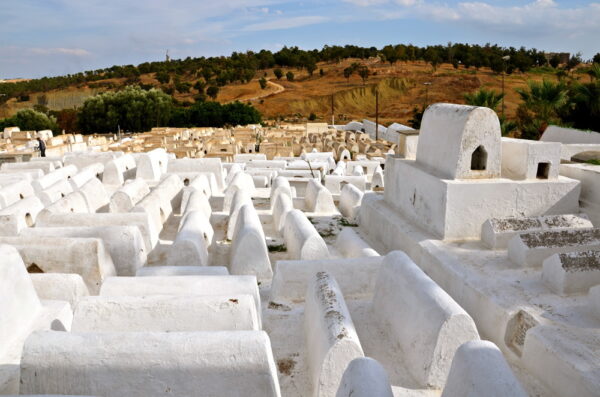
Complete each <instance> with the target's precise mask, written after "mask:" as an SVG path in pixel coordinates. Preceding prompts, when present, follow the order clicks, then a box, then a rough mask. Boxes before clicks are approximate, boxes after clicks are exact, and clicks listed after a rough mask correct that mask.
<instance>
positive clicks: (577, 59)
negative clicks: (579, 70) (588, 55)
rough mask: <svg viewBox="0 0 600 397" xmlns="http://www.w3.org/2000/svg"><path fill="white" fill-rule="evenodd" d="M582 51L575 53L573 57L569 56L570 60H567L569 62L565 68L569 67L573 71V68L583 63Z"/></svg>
mask: <svg viewBox="0 0 600 397" xmlns="http://www.w3.org/2000/svg"><path fill="white" fill-rule="evenodd" d="M581 62H582V61H581V53H580V52H578V53H577V54H575V55H571V57H570V58H569V61H568V62H567V64H566V65H565V69H567V70H568V71H571V70H573V69H575V68H576V67H577V66H579V65H580V64H581Z"/></svg>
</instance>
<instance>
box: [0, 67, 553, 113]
mask: <svg viewBox="0 0 600 397" xmlns="http://www.w3.org/2000/svg"><path fill="white" fill-rule="evenodd" d="M353 62H359V63H363V64H368V66H369V69H370V70H371V74H372V75H371V76H370V77H369V79H368V80H367V82H366V85H364V84H363V82H362V80H361V79H360V77H359V76H358V75H357V74H354V75H353V76H352V77H351V78H350V79H349V80H347V79H346V78H344V75H343V70H344V68H346V67H347V66H349V65H350V64H351V63H353ZM319 69H323V70H324V72H325V75H324V76H320V75H319ZM288 70H291V71H292V72H293V73H294V74H295V81H292V82H290V81H287V80H286V79H285V77H284V78H282V79H281V80H276V79H275V77H274V74H273V70H271V69H269V70H267V71H266V74H267V79H268V80H270V81H269V84H268V86H267V88H266V89H264V90H262V89H261V88H260V85H259V83H258V79H260V78H261V77H263V75H264V72H265V71H260V72H258V73H257V74H256V77H255V79H254V80H252V81H250V82H249V83H245V84H240V83H235V84H229V85H227V86H225V87H222V88H221V90H220V92H219V96H218V97H217V100H218V101H219V102H222V103H227V102H231V101H234V100H239V101H243V102H249V103H252V104H253V105H254V106H256V107H257V108H258V109H259V110H260V111H261V112H262V113H263V115H264V116H265V118H275V117H290V116H293V115H300V116H302V117H308V115H309V114H310V113H315V114H316V115H317V117H318V118H319V119H320V120H326V121H329V120H331V95H332V94H334V98H335V99H334V106H335V116H336V121H338V122H344V121H347V120H352V119H362V118H365V117H368V118H374V116H375V95H374V89H375V87H377V89H378V90H379V93H380V101H379V115H380V121H381V122H382V123H386V124H387V123H391V122H394V121H398V122H401V123H406V122H407V121H408V120H409V119H410V118H411V117H412V109H413V108H414V107H415V106H422V105H424V104H425V103H426V102H428V103H434V102H454V103H464V98H463V95H464V94H465V93H467V92H472V91H475V90H477V89H478V88H480V87H485V88H488V89H493V90H496V91H499V92H500V91H501V87H502V77H501V76H500V75H497V74H495V73H493V72H491V70H489V69H486V68H484V69H480V70H479V71H475V69H473V68H471V69H468V70H467V69H464V68H462V67H461V68H459V69H454V68H453V67H452V66H451V65H447V64H444V65H441V66H440V67H439V68H438V69H437V70H436V71H435V72H434V71H433V69H432V67H431V65H428V64H426V63H425V62H408V63H400V62H399V63H396V64H395V65H393V66H391V65H390V64H388V63H386V64H383V63H381V62H377V61H376V60H374V59H370V60H367V61H360V60H357V59H347V60H344V61H342V62H340V63H320V64H319V65H318V68H317V70H316V71H315V73H314V75H313V76H308V73H307V72H306V71H305V70H297V69H283V72H284V75H285V73H286V72H287V71H288ZM544 78H546V79H556V77H555V76H554V75H552V74H550V73H539V72H537V73H528V74H523V73H515V74H512V75H510V76H506V80H505V92H506V99H505V106H506V114H507V116H508V117H514V115H515V112H516V109H517V106H518V104H519V102H520V99H519V96H518V94H517V93H516V91H515V88H520V87H525V86H526V84H527V80H542V79H544ZM140 79H141V82H142V83H144V84H153V85H159V84H158V82H157V81H156V79H154V76H153V75H152V74H148V75H142V76H141V77H140ZM195 80H196V79H195V78H192V77H191V76H190V77H189V78H185V77H183V78H182V81H188V82H190V83H194V82H195ZM108 81H110V82H113V83H117V84H119V83H122V82H123V81H124V79H111V80H105V82H108ZM425 82H431V83H432V84H431V85H430V86H429V89H428V93H427V95H426V86H425V85H424V84H423V83H425ZM281 87H283V88H284V90H283V91H281ZM65 94H67V95H69V96H70V97H72V98H73V99H72V102H73V103H72V104H71V103H69V104H70V105H71V106H70V107H72V106H78V105H80V104H79V102H81V103H83V100H85V98H87V97H88V96H89V95H91V94H93V92H92V90H90V89H89V88H87V87H85V86H84V87H77V86H73V87H69V88H67V89H64V90H57V91H54V92H49V93H46V95H47V96H48V95H50V96H51V95H57V96H62V95H65ZM195 94H196V91H195V90H192V91H191V92H190V93H185V94H180V93H175V98H176V99H178V100H180V101H188V102H192V101H193V100H194V99H193V97H194V95H195ZM35 97H36V95H35V94H34V95H32V100H31V101H29V102H20V103H16V101H15V100H11V101H9V102H8V103H7V104H5V105H4V106H1V107H0V117H6V116H8V115H12V114H14V113H15V112H16V111H17V110H18V109H22V108H25V107H32V106H33V105H34V104H35V102H34V98H35ZM426 97H427V98H426ZM498 110H499V109H498ZM339 116H342V117H339Z"/></svg>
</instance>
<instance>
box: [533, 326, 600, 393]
mask: <svg viewBox="0 0 600 397" xmlns="http://www.w3.org/2000/svg"><path fill="white" fill-rule="evenodd" d="M598 343H599V338H598V332H597V330H596V329H585V328H579V329H577V328H566V327H558V326H543V325H538V326H536V327H534V328H531V329H529V330H528V331H527V334H526V335H525V346H524V349H523V357H522V363H523V366H524V368H525V369H526V370H527V371H528V372H529V373H530V374H531V375H533V376H534V377H535V378H537V379H538V380H540V381H541V382H542V383H544V385H545V386H546V387H547V388H548V389H549V390H552V391H553V392H555V393H556V395H557V396H583V397H592V396H594V397H595V396H597V395H598V390H600V368H599V367H598V366H597V365H594V363H597V360H598V358H597V356H596V355H595V354H594V351H593V350H591V349H590V346H598Z"/></svg>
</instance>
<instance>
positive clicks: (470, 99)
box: [465, 88, 504, 111]
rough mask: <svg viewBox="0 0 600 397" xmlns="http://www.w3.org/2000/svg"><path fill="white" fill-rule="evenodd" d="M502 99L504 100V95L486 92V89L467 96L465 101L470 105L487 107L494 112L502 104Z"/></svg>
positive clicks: (491, 91) (490, 91)
mask: <svg viewBox="0 0 600 397" xmlns="http://www.w3.org/2000/svg"><path fill="white" fill-rule="evenodd" d="M502 98H504V94H501V93H499V92H496V91H493V90H486V89H485V88H480V89H479V90H477V91H475V92H472V93H469V94H465V101H467V104H468V105H472V106H485V107H487V108H490V109H492V110H494V111H495V110H496V108H497V107H498V105H500V102H502Z"/></svg>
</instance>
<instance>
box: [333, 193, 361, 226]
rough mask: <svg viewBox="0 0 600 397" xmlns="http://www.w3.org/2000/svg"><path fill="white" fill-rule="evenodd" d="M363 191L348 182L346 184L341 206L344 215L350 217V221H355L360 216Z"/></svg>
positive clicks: (341, 196) (341, 195)
mask: <svg viewBox="0 0 600 397" xmlns="http://www.w3.org/2000/svg"><path fill="white" fill-rule="evenodd" d="M362 198H363V192H361V191H360V190H359V189H357V188H356V186H354V185H351V184H347V185H344V187H343V188H342V191H341V194H340V202H339V208H340V212H341V213H342V215H344V216H345V217H346V218H348V219H349V220H350V221H354V220H356V219H357V218H358V213H359V211H360V203H361V202H362Z"/></svg>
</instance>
